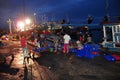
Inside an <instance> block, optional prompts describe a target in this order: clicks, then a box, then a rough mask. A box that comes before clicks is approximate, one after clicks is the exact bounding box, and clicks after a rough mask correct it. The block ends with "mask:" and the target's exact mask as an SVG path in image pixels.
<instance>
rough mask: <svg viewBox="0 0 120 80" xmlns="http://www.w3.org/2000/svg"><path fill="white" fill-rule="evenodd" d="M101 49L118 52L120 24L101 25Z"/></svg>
mask: <svg viewBox="0 0 120 80" xmlns="http://www.w3.org/2000/svg"><path fill="white" fill-rule="evenodd" d="M102 27H103V37H104V41H103V43H102V45H103V47H104V48H106V49H107V50H108V51H113V52H120V22H109V23H104V24H103V26H102Z"/></svg>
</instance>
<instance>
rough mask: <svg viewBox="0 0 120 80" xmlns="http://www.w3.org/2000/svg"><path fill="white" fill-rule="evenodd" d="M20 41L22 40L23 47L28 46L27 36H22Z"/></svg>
mask: <svg viewBox="0 0 120 80" xmlns="http://www.w3.org/2000/svg"><path fill="white" fill-rule="evenodd" d="M20 42H21V46H22V47H26V46H27V43H26V39H25V38H21V40H20Z"/></svg>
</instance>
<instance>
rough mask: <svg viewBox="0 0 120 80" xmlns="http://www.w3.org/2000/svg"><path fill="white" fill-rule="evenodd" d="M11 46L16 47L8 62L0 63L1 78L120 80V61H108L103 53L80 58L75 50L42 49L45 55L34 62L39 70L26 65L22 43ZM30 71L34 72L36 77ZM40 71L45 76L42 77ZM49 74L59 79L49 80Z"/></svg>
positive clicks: (4, 79) (33, 66) (19, 79)
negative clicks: (53, 51)
mask: <svg viewBox="0 0 120 80" xmlns="http://www.w3.org/2000/svg"><path fill="white" fill-rule="evenodd" d="M16 45H17V47H16ZM8 48H10V49H13V50H12V52H11V53H10V54H9V55H8V56H7V57H6V59H7V64H4V65H3V64H2V65H0V80H120V62H110V61H107V60H105V59H104V57H103V52H101V53H100V54H101V55H100V56H96V57H95V58H94V59H88V58H79V57H76V56H75V55H74V54H73V53H69V55H67V56H65V55H64V54H63V53H61V52H60V53H59V54H56V53H51V52H48V51H46V52H41V53H40V54H41V56H40V57H37V58H35V61H34V62H36V63H37V65H38V66H39V67H38V66H37V67H38V68H40V69H38V68H35V67H36V65H32V67H31V66H29V65H28V64H27V65H26V67H25V66H24V65H23V57H22V55H21V48H20V47H19V44H18V43H14V46H10V47H8ZM29 70H31V71H32V73H33V74H34V78H32V79H31V75H30V73H31V71H29ZM38 71H39V72H38ZM45 71H46V73H45ZM43 73H44V74H43ZM39 74H41V75H43V78H42V79H40V77H39ZM46 75H47V76H46ZM49 76H52V77H55V78H49V79H48V78H47V77H49ZM28 77H29V78H28Z"/></svg>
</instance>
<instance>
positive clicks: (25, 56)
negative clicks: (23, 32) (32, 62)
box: [20, 36, 29, 64]
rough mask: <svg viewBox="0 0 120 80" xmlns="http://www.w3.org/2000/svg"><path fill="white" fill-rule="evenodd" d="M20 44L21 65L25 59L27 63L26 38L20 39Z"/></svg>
mask: <svg viewBox="0 0 120 80" xmlns="http://www.w3.org/2000/svg"><path fill="white" fill-rule="evenodd" d="M20 43H21V47H22V51H23V56H24V59H23V64H24V63H25V60H26V59H27V62H28V63H29V52H28V48H27V41H26V38H25V37H24V36H22V37H21V39H20Z"/></svg>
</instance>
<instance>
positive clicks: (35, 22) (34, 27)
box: [34, 13, 36, 28]
mask: <svg viewBox="0 0 120 80" xmlns="http://www.w3.org/2000/svg"><path fill="white" fill-rule="evenodd" d="M35 27H36V13H34V28H35Z"/></svg>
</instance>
